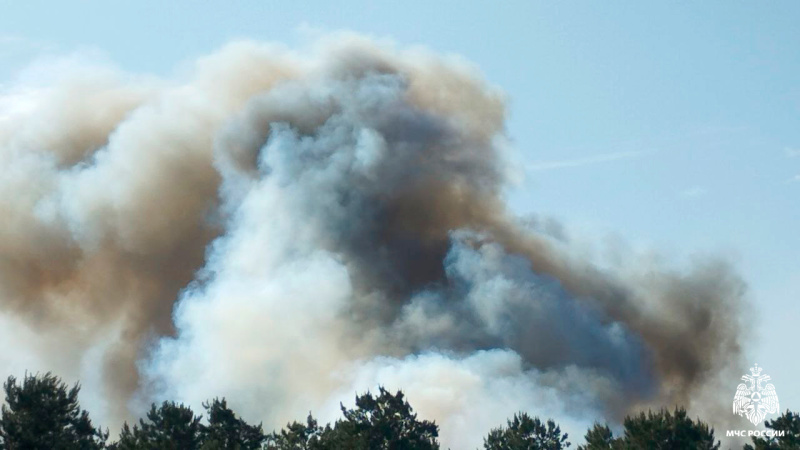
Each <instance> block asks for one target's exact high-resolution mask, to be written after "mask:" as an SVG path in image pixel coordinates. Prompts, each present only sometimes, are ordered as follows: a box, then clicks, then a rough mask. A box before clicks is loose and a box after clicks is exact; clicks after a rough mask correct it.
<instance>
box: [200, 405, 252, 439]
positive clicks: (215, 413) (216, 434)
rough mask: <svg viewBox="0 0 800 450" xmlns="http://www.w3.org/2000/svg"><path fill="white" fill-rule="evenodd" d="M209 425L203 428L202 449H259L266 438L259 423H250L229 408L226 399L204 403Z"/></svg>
mask: <svg viewBox="0 0 800 450" xmlns="http://www.w3.org/2000/svg"><path fill="white" fill-rule="evenodd" d="M203 407H204V408H205V409H206V413H207V414H208V426H202V428H201V440H202V450H212V449H225V450H257V449H260V448H261V444H262V443H263V442H264V440H265V439H266V436H264V431H263V430H262V429H261V424H259V425H249V424H248V423H247V422H245V421H244V420H242V419H240V418H238V417H236V415H235V414H234V413H233V411H231V409H230V408H228V403H227V402H226V401H225V399H222V400H219V399H214V400H212V401H211V402H207V403H204V404H203Z"/></svg>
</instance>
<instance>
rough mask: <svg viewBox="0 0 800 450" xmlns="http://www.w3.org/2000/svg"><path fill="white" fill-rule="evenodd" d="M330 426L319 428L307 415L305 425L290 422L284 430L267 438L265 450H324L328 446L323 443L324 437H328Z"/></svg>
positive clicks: (330, 430) (310, 416) (312, 418)
mask: <svg viewBox="0 0 800 450" xmlns="http://www.w3.org/2000/svg"><path fill="white" fill-rule="evenodd" d="M331 432H332V429H331V427H330V425H328V426H326V427H325V428H323V427H321V426H319V424H318V423H317V421H316V419H314V417H313V416H312V415H311V414H309V415H308V417H307V418H306V423H305V424H303V423H299V422H292V423H290V424H288V425H286V428H284V429H283V430H281V431H280V433H278V432H273V433H272V434H271V435H269V436H268V437H267V444H266V446H265V448H266V449H267V450H325V449H327V448H329V447H326V445H329V444H327V443H325V442H323V437H324V436H330V433H331Z"/></svg>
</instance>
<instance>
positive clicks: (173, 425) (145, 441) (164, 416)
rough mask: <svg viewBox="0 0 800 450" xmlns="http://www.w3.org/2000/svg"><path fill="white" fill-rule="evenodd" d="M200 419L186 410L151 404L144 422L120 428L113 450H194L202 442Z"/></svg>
mask: <svg viewBox="0 0 800 450" xmlns="http://www.w3.org/2000/svg"><path fill="white" fill-rule="evenodd" d="M200 419H201V418H200V417H198V416H195V415H194V412H193V411H192V409H191V408H189V407H188V406H184V405H182V404H176V403H174V402H164V403H162V404H161V406H160V407H158V408H157V407H156V405H155V404H153V405H152V406H151V407H150V411H149V412H148V413H147V420H146V421H145V420H144V419H139V425H134V426H133V429H131V428H130V427H129V426H128V424H127V423H126V424H125V425H123V427H122V432H121V433H120V438H119V441H118V442H117V443H116V444H115V445H114V446H113V448H114V449H117V450H198V449H199V448H200V444H201V441H202V434H201V432H202V426H201V424H200Z"/></svg>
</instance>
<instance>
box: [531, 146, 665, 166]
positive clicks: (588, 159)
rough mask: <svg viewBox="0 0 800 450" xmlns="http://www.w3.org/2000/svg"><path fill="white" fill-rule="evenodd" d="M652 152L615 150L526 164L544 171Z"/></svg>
mask: <svg viewBox="0 0 800 450" xmlns="http://www.w3.org/2000/svg"><path fill="white" fill-rule="evenodd" d="M648 153H652V152H648V151H641V150H640V151H628V152H614V153H603V154H600V155H593V156H586V157H583V158H572V159H560V160H555V161H536V162H533V163H530V164H528V165H527V166H526V168H527V169H528V170H531V171H543V170H553V169H565V168H569V167H580V166H590V165H594V164H602V163H609V162H613V161H620V160H626V159H634V158H638V157H640V156H643V155H645V154H648Z"/></svg>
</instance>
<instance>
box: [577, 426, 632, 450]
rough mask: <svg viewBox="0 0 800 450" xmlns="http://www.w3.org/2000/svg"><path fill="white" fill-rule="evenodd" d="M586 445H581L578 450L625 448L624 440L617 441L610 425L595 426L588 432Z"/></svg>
mask: <svg viewBox="0 0 800 450" xmlns="http://www.w3.org/2000/svg"><path fill="white" fill-rule="evenodd" d="M584 438H585V439H586V444H585V445H579V446H578V450H616V449H622V448H624V446H623V442H622V439H618V438H617V439H615V438H614V434H613V433H612V432H611V428H608V425H600V424H599V423H596V424H594V426H593V427H592V428H590V429H589V431H587V432H586V436H585V437H584Z"/></svg>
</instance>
